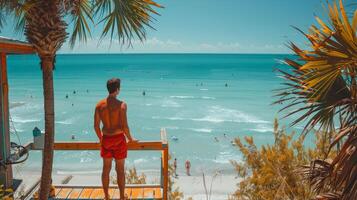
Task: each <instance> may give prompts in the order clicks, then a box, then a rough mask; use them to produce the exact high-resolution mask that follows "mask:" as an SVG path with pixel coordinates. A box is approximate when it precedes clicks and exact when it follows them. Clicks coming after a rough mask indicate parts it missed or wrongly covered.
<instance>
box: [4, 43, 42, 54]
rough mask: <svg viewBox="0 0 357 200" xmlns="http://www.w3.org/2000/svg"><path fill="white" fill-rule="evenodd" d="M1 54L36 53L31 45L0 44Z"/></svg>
mask: <svg viewBox="0 0 357 200" xmlns="http://www.w3.org/2000/svg"><path fill="white" fill-rule="evenodd" d="M0 53H10V54H33V53H36V52H35V49H34V48H33V47H32V45H30V44H26V43H24V44H17V43H16V44H15V43H0Z"/></svg>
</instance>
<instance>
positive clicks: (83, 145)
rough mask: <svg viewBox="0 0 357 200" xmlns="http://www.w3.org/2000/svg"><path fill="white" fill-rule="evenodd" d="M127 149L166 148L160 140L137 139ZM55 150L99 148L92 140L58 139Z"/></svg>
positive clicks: (98, 144)
mask: <svg viewBox="0 0 357 200" xmlns="http://www.w3.org/2000/svg"><path fill="white" fill-rule="evenodd" d="M127 147H128V150H149V151H162V150H164V149H165V148H167V143H166V144H165V143H162V142H161V141H139V142H129V143H128V144H127ZM31 150H42V148H39V147H35V145H32V147H31ZM54 150H56V151H77V150H100V143H98V142H93V141H60V142H55V143H54Z"/></svg>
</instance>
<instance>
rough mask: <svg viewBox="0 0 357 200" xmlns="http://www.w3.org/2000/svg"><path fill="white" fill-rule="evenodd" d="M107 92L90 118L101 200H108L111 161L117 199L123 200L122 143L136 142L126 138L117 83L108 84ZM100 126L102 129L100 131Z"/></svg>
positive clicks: (112, 80)
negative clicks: (97, 148) (100, 167)
mask: <svg viewBox="0 0 357 200" xmlns="http://www.w3.org/2000/svg"><path fill="white" fill-rule="evenodd" d="M107 89H108V92H109V95H108V97H107V98H105V99H103V100H101V101H99V102H98V104H97V106H96V107H95V114H94V129H95V132H96V134H97V136H98V138H99V141H100V144H101V150H100V155H101V157H102V158H103V171H102V185H103V190H104V194H105V199H106V200H109V198H110V197H109V194H108V188H109V174H110V170H111V168H112V160H113V159H115V170H116V172H117V183H118V187H119V190H120V199H121V200H123V199H124V198H125V197H124V190H125V168H124V164H125V158H126V157H127V146H126V143H127V140H128V142H137V140H135V139H133V138H132V137H131V135H130V131H129V127H128V122H127V116H126V110H127V105H126V104H125V103H124V102H123V101H120V100H118V99H117V98H116V97H117V96H118V94H119V91H120V79H117V78H113V79H110V80H108V82H107ZM101 122H102V124H103V127H102V129H100V123H101Z"/></svg>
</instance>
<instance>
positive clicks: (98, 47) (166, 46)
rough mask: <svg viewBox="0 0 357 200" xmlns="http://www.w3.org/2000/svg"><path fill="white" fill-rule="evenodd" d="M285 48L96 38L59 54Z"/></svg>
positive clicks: (273, 50)
mask: <svg viewBox="0 0 357 200" xmlns="http://www.w3.org/2000/svg"><path fill="white" fill-rule="evenodd" d="M285 52H288V50H287V48H285V47H284V46H283V45H280V44H279V45H274V44H264V45H256V44H241V43H239V42H231V43H224V42H217V43H199V44H185V43H183V42H181V41H177V40H174V39H167V40H161V39H159V38H156V37H153V38H148V39H147V40H145V41H143V42H142V41H140V40H134V41H132V46H131V47H129V46H128V45H121V44H120V43H119V41H118V40H116V39H114V40H110V39H103V40H102V41H100V42H99V39H98V38H95V39H90V40H88V41H87V42H86V43H84V44H83V43H82V44H81V43H79V44H77V45H76V46H75V48H74V49H70V47H69V45H68V44H67V43H66V44H65V45H64V46H63V47H62V49H61V50H60V53H285Z"/></svg>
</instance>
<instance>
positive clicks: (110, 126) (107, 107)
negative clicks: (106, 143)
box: [94, 96, 130, 140]
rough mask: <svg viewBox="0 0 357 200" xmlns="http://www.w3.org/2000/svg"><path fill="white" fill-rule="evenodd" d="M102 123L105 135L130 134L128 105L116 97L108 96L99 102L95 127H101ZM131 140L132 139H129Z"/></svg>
mask: <svg viewBox="0 0 357 200" xmlns="http://www.w3.org/2000/svg"><path fill="white" fill-rule="evenodd" d="M100 121H101V122H102V124H103V128H102V130H101V131H102V134H103V135H116V134H122V133H124V134H126V135H128V134H127V133H128V132H129V127H128V122H127V119H126V104H125V102H122V101H119V100H118V99H116V98H115V97H111V96H108V97H107V98H106V99H103V100H101V101H99V102H98V104H97V106H96V109H95V122H94V126H95V127H97V128H98V127H99V123H100ZM128 139H129V140H130V138H128Z"/></svg>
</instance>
